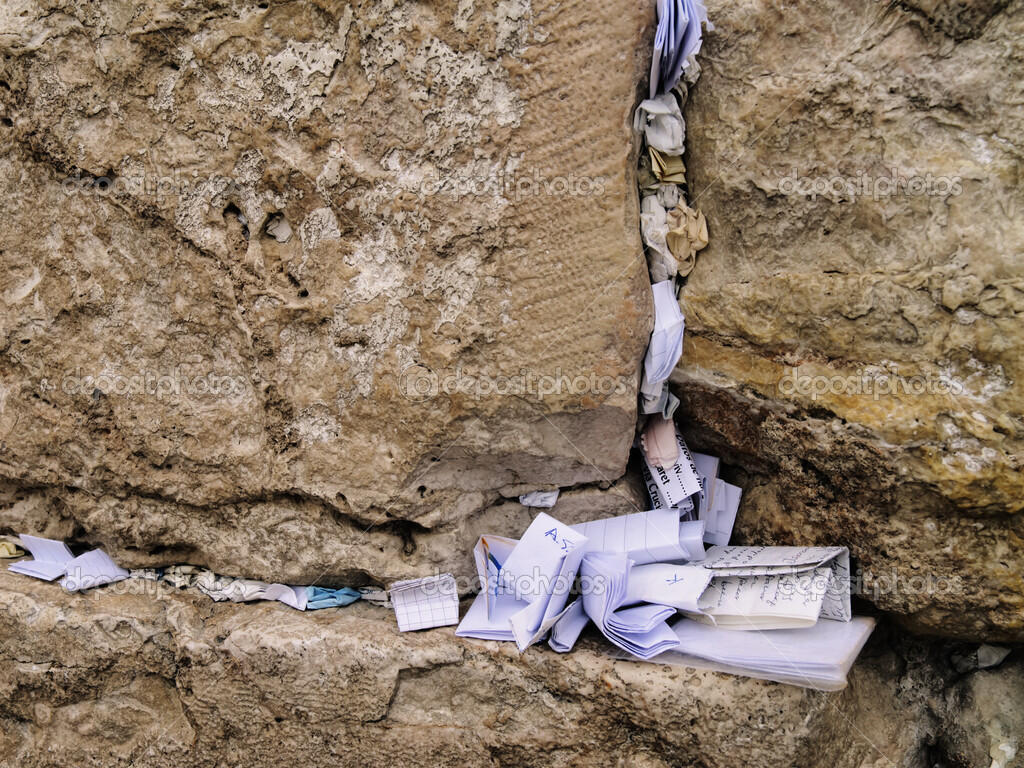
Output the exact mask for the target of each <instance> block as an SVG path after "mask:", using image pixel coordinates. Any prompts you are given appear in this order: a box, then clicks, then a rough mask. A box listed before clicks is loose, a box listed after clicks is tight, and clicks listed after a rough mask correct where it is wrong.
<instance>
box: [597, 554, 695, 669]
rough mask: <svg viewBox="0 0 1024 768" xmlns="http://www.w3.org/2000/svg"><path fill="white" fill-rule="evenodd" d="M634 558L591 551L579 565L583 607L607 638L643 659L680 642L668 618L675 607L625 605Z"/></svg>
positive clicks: (672, 613) (673, 612)
mask: <svg viewBox="0 0 1024 768" xmlns="http://www.w3.org/2000/svg"><path fill="white" fill-rule="evenodd" d="M632 564H633V563H632V561H631V560H630V559H629V558H628V557H626V556H625V555H616V554H609V553H606V552H591V553H588V554H587V555H585V556H584V558H583V562H582V564H581V566H580V571H581V574H580V591H581V592H582V593H583V608H584V610H585V611H586V613H587V616H589V617H590V619H591V621H593V622H594V624H596V625H597V628H598V629H599V630H601V634H603V635H604V636H605V637H606V638H608V640H610V641H611V642H612V643H613V644H614V645H616V646H617V647H619V648H621V649H623V650H624V651H628V652H629V653H631V654H633V655H634V656H637V657H639V658H641V659H649V658H651V657H652V656H656V655H658V654H659V653H662V652H664V651H666V650H669V649H670V648H674V647H676V646H678V645H679V640H678V639H677V638H676V636H675V634H674V633H673V632H672V630H671V629H669V627H668V624H666V623H665V620H666V619H668V618H670V617H671V616H672V615H674V614H675V612H676V610H675V608H671V607H668V606H664V605H652V604H647V603H645V604H641V605H636V606H633V607H624V603H625V601H626V597H627V595H628V590H629V570H630V568H631V567H632Z"/></svg>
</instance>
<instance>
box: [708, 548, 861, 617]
mask: <svg viewBox="0 0 1024 768" xmlns="http://www.w3.org/2000/svg"><path fill="white" fill-rule="evenodd" d="M702 565H703V567H705V568H708V569H709V570H711V571H712V573H714V575H715V579H716V581H718V580H722V579H732V581H731V582H730V584H732V585H735V584H738V583H740V581H742V583H743V584H744V585H746V586H744V592H746V591H748V590H752V589H753V587H751V586H749V585H750V584H752V583H754V582H753V581H752V579H751V578H750V577H755V578H760V577H772V578H771V579H762V580H761V581H759V582H756V583H757V587H758V588H760V589H761V590H763V593H764V595H765V596H766V598H765V599H767V596H768V595H772V596H774V598H777V599H776V605H777V607H778V609H779V611H780V615H784V612H786V611H790V612H791V616H792V618H794V620H797V621H800V622H802V623H803V624H807V623H808V622H810V619H809V618H808V617H807V615H806V610H805V611H804V612H803V613H797V612H796V607H797V606H798V605H802V604H804V603H807V605H808V606H813V605H814V603H815V602H818V604H819V605H820V610H819V611H818V614H817V615H819V616H820V617H821V618H824V619H833V620H835V621H849V620H850V618H851V616H852V612H851V610H850V551H849V550H848V549H847V548H846V547H711V548H710V549H709V550H708V552H707V557H706V559H705V560H704V562H703V563H702ZM825 571H827V573H826V572H825ZM782 576H787V577H799V578H789V579H787V580H786V581H785V582H783V581H781V579H780V577H782ZM712 586H714V582H712ZM723 594H724V595H725V598H726V599H725V602H724V603H716V605H713V606H712V605H708V606H706V608H705V613H706V614H708V615H710V616H713V617H715V619H716V621H718V623H719V624H721V623H722V622H723V620H727V621H731V619H726V617H727V616H736V615H742V610H743V605H744V603H743V602H742V601H741V602H739V603H736V602H734V601H733V602H730V600H729V599H728V596H729V594H730V591H729V588H728V587H727V588H725V589H724V590H723ZM732 594H734V595H736V594H738V593H736V592H735V591H733V592H732ZM744 599H745V598H744ZM735 611H739V613H736V612H735ZM762 613H764V614H765V615H766V616H768V615H769V612H768V611H767V610H763V611H762ZM748 619H749V616H748V617H747V619H740V620H739V622H738V623H739V624H742V625H746V624H748V623H749V622H748ZM815 620H816V619H815ZM810 623H813V622H810ZM737 628H742V627H741V626H738V627H737Z"/></svg>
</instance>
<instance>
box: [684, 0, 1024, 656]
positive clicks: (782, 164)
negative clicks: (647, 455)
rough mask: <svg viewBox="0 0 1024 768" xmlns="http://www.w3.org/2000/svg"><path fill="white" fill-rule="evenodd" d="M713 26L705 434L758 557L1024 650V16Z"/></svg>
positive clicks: (688, 422) (997, 5) (689, 309)
mask: <svg viewBox="0 0 1024 768" xmlns="http://www.w3.org/2000/svg"><path fill="white" fill-rule="evenodd" d="M709 12H710V14H711V18H712V20H713V21H714V23H715V27H716V29H715V32H714V33H712V34H711V35H709V36H708V38H707V41H706V46H705V49H704V54H705V55H704V56H703V57H702V58H701V62H702V68H703V71H702V74H701V78H700V81H699V83H698V85H697V86H696V87H695V88H693V89H692V90H691V92H690V98H689V101H688V103H687V107H686V120H687V129H688V135H687V139H688V147H687V150H688V156H687V168H688V169H689V188H690V190H689V191H690V199H691V201H693V203H694V204H695V205H696V206H698V207H699V208H700V209H701V210H702V211H703V212H704V213H705V214H706V215H707V219H708V226H709V229H710V232H711V242H710V245H709V246H708V247H707V249H705V250H704V251H701V253H700V255H699V257H698V259H697V265H696V268H695V269H694V271H693V273H692V274H691V275H690V276H689V278H688V280H687V283H686V285H685V287H684V288H683V291H682V295H681V304H682V307H683V310H684V313H685V316H686V324H687V328H686V330H687V334H688V335H687V339H686V342H685V345H684V353H683V359H682V361H681V364H680V366H679V367H678V369H677V371H676V373H675V374H674V379H673V381H674V383H675V385H676V387H677V389H678V391H679V394H680V396H682V397H683V399H684V403H685V404H684V409H683V412H682V414H681V424H682V425H683V427H684V432H685V433H686V434H687V435H689V436H690V437H691V438H692V439H693V441H694V443H695V444H696V445H697V446H698V447H702V448H706V449H708V450H709V451H710V452H712V453H715V452H718V453H720V454H721V455H723V457H724V458H725V459H726V461H728V462H730V463H732V464H735V465H738V466H739V467H740V468H741V470H742V472H741V474H742V475H743V476H744V480H743V482H744V486H745V490H746V496H745V499H744V504H743V507H742V510H741V514H740V518H739V521H738V523H737V530H738V532H739V534H740V536H741V537H742V539H743V540H745V541H748V542H755V543H791V542H794V541H796V542H800V543H810V542H816V543H835V542H842V543H844V544H849V546H850V547H851V549H852V552H853V555H854V557H855V559H856V560H857V562H858V564H859V565H860V567H861V575H862V584H863V592H864V594H865V595H866V596H868V597H869V598H870V599H872V600H873V601H874V602H876V603H877V605H879V606H880V607H881V608H883V609H885V610H887V611H891V612H894V613H896V614H899V615H901V616H902V619H903V620H904V621H905V622H906V623H907V624H908V625H910V626H911V627H913V628H914V629H915V630H917V631H922V632H928V633H934V634H940V635H946V636H952V637H962V638H968V639H981V638H991V639H995V640H999V639H1002V640H1013V641H1018V642H1019V641H1021V640H1024V581H1022V579H1021V574H1022V573H1024V517H1022V515H1021V511H1022V509H1024V480H1022V477H1024V475H1022V474H1021V471H1020V470H1021V461H1022V457H1024V418H1022V413H1024V397H1022V391H1024V390H1022V389H1021V387H1020V380H1021V377H1022V376H1024V356H1021V354H1020V344H1021V339H1022V338H1024V324H1022V322H1021V313H1022V311H1024V280H1022V277H1021V267H1022V264H1024V262H1022V253H1024V222H1022V219H1021V217H1020V216H1019V215H1016V214H1015V212H1016V211H1019V210H1021V206H1022V205H1024V187H1022V186H1021V184H1020V181H1019V179H1020V173H1021V152H1022V147H1021V136H1022V128H1024V123H1022V117H1021V111H1020V109H1019V98H1020V97H1019V83H1020V82H1021V80H1022V78H1024V49H1022V40H1024V38H1022V36H1021V31H1022V25H1024V6H1022V4H1021V3H1020V2H1011V3H1005V2H994V3H991V2H969V3H961V4H958V5H953V6H949V8H939V4H935V3H924V4H922V3H903V4H900V5H897V6H892V5H890V6H887V5H884V4H882V5H879V4H874V5H872V4H868V5H844V4H841V3H825V4H822V3H813V2H800V3H797V4H796V5H793V6H787V7H786V9H785V11H784V12H783V11H782V10H781V9H780V8H779V7H778V5H777V4H774V3H768V2H760V1H759V0H749V1H747V0H745V1H743V2H710V3H709Z"/></svg>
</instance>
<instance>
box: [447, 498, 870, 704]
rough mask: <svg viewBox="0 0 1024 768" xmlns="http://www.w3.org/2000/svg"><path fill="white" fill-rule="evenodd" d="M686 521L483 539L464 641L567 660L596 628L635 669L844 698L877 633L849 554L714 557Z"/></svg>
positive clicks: (620, 520)
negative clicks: (717, 674)
mask: <svg viewBox="0 0 1024 768" xmlns="http://www.w3.org/2000/svg"><path fill="white" fill-rule="evenodd" d="M702 495H703V493H702V492H698V494H697V496H702ZM693 503H694V506H695V507H696V508H701V507H703V506H704V505H703V504H702V502H701V500H700V499H699V498H698V499H696V500H693ZM685 516H686V513H684V512H683V511H682V510H681V509H679V508H677V507H670V508H667V509H657V510H652V511H648V512H640V513H636V514H631V515H624V516H621V517H613V518H607V519H603V520H596V521H593V522H589V523H583V524H581V525H576V526H568V525H564V524H563V523H560V522H559V521H558V520H556V519H554V518H553V517H551V516H550V515H548V514H546V513H543V512H542V513H540V514H539V515H537V517H536V518H535V519H534V521H533V523H532V524H531V525H530V527H529V528H527V530H526V532H525V533H524V534H523V537H522V538H521V539H520V540H519V541H515V540H513V539H508V538H505V537H502V536H486V535H485V536H481V537H480V539H479V540H478V541H477V544H476V547H475V549H474V551H473V554H474V557H475V559H476V567H477V572H478V575H479V578H480V583H481V590H480V593H479V594H478V595H477V596H476V598H475V599H474V601H473V604H472V605H471V606H470V608H469V611H468V612H467V613H466V616H465V617H464V618H463V619H462V622H461V623H460V624H459V626H458V629H457V630H456V634H457V635H460V636H463V637H476V638H482V639H485V640H508V641H514V642H515V643H516V644H517V645H518V647H519V649H520V650H521V651H525V650H526V649H527V648H528V647H529V646H530V645H533V644H534V643H536V642H538V641H540V640H542V639H543V638H544V637H548V644H549V645H550V646H551V648H553V649H554V650H556V651H558V652H561V653H564V652H566V651H569V650H571V649H572V647H573V646H574V645H575V643H576V640H577V638H578V637H579V635H580V633H581V632H582V631H583V629H584V627H585V626H586V625H587V624H588V623H590V622H593V623H594V625H595V626H596V627H597V629H598V630H599V631H600V633H601V634H602V635H604V636H605V637H606V638H607V639H608V640H609V641H610V642H611V643H612V644H613V645H614V646H616V647H617V648H619V649H621V651H624V652H626V656H627V657H636V658H639V659H644V660H650V659H653V660H655V661H658V662H661V663H666V664H688V665H692V666H711V667H712V668H716V669H721V670H723V671H728V672H736V673H740V674H746V675H750V676H755V677H763V678H766V679H772V680H780V681H783V682H789V683H794V684H796V685H803V686H806V687H814V688H823V689H833V688H839V687H842V685H843V684H845V679H846V672H847V671H848V669H849V667H850V665H851V664H852V663H853V660H854V659H855V658H856V655H857V653H858V652H859V651H860V648H861V647H862V646H863V644H864V642H865V641H866V640H867V637H868V635H869V634H870V632H871V629H872V627H873V626H874V623H873V621H872V620H871V619H866V618H858V619H854V618H853V617H852V615H851V612H850V564H849V554H848V552H847V550H846V548H845V547H735V546H722V545H715V546H712V547H711V548H710V549H708V550H707V551H705V550H704V546H703V544H702V540H701V539H702V537H701V528H702V526H703V524H702V522H701V521H699V520H698V521H687V520H685V519H684V518H685ZM573 594H576V595H578V596H576V597H575V599H574V600H572V601H571V602H570V601H569V598H570V596H571V595H573ZM669 620H674V623H672V624H670V623H669Z"/></svg>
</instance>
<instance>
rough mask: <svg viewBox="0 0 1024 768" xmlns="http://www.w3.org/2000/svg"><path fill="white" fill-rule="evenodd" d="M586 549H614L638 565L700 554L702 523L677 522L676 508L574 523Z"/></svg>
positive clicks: (702, 549) (701, 555)
mask: <svg viewBox="0 0 1024 768" xmlns="http://www.w3.org/2000/svg"><path fill="white" fill-rule="evenodd" d="M573 529H574V530H576V531H579V532H580V533H581V534H583V535H584V536H586V537H587V543H586V551H588V552H616V553H621V554H624V555H627V556H628V557H629V559H631V560H632V561H633V562H635V563H638V564H643V563H657V562H663V561H672V560H701V559H703V557H704V545H703V543H702V541H703V538H704V524H703V523H702V522H700V521H692V522H680V520H679V510H676V509H653V510H649V511H647V512H634V513H633V514H630V515H621V516H619V517H606V518H604V519H602V520H593V521H591V522H589V523H580V524H579V525H574V526H573Z"/></svg>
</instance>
